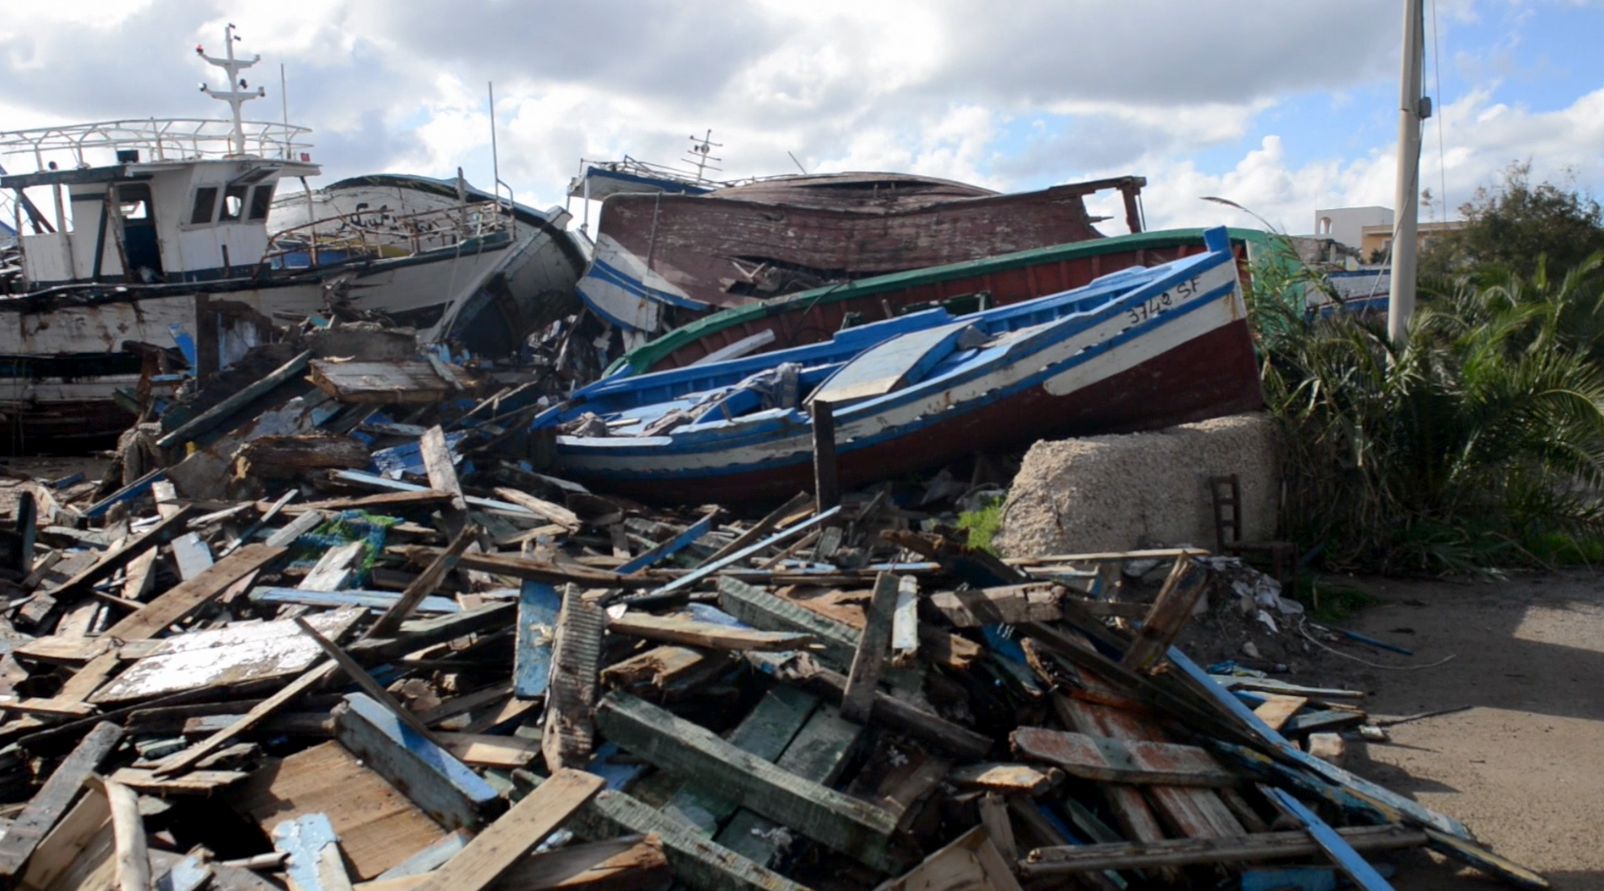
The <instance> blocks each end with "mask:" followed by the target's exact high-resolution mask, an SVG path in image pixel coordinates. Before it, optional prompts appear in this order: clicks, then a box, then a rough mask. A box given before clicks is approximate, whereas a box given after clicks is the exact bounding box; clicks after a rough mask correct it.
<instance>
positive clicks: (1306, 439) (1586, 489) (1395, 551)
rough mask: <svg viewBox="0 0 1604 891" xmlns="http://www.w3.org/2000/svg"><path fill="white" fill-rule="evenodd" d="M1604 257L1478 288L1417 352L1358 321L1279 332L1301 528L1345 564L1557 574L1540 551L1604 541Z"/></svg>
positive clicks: (1287, 325)
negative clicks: (1556, 542) (1594, 283)
mask: <svg viewBox="0 0 1604 891" xmlns="http://www.w3.org/2000/svg"><path fill="white" fill-rule="evenodd" d="M1598 262H1599V261H1598V260H1596V259H1590V260H1587V261H1585V262H1583V263H1582V264H1580V265H1579V266H1578V267H1577V268H1576V269H1575V270H1573V271H1572V272H1571V273H1570V274H1567V275H1566V276H1563V277H1561V278H1560V279H1558V280H1557V281H1556V280H1554V279H1551V278H1550V277H1549V276H1548V275H1547V273H1546V267H1544V266H1543V265H1541V264H1539V266H1538V267H1537V269H1536V270H1535V272H1534V273H1533V275H1532V276H1530V277H1515V276H1509V275H1506V276H1505V277H1504V278H1503V280H1502V281H1501V282H1500V283H1498V284H1494V285H1478V284H1476V283H1474V282H1473V281H1472V280H1470V279H1464V280H1461V281H1460V282H1459V283H1458V285H1457V286H1456V287H1455V288H1454V289H1453V291H1452V292H1451V293H1448V294H1445V295H1442V296H1439V297H1438V298H1436V299H1434V300H1429V301H1425V302H1424V303H1423V304H1422V306H1421V307H1420V308H1419V310H1418V311H1417V313H1416V316H1415V319H1414V322H1413V324H1412V327H1411V331H1410V336H1409V338H1408V342H1407V343H1405V344H1403V345H1402V346H1395V345H1393V344H1392V343H1390V342H1389V341H1388V339H1387V336H1386V332H1385V330H1384V328H1383V327H1381V325H1379V324H1378V323H1377V322H1374V321H1369V320H1366V319H1364V318H1361V317H1357V316H1353V315H1348V314H1341V313H1339V314H1337V315H1335V316H1333V317H1330V318H1325V319H1315V320H1302V319H1293V318H1289V317H1288V316H1289V314H1290V311H1288V312H1286V313H1282V312H1281V311H1280V310H1276V312H1277V313H1281V314H1280V315H1278V316H1277V318H1276V320H1275V324H1271V325H1265V324H1262V322H1261V324H1260V327H1259V331H1260V340H1261V348H1262V350H1263V352H1264V354H1265V361H1264V366H1263V368H1264V371H1263V381H1264V390H1265V399H1266V402H1267V404H1268V406H1269V408H1270V411H1271V412H1272V413H1273V414H1274V416H1275V417H1276V419H1277V420H1278V422H1279V425H1280V427H1281V431H1282V433H1283V435H1284V439H1285V443H1286V449H1285V457H1286V460H1287V474H1288V478H1289V483H1290V485H1289V491H1288V499H1287V503H1286V508H1287V516H1286V518H1285V521H1286V525H1287V527H1288V532H1289V534H1291V535H1292V536H1293V537H1294V538H1295V539H1297V540H1299V541H1301V542H1304V543H1305V544H1306V545H1315V544H1323V545H1324V546H1325V551H1324V556H1325V560H1326V562H1327V565H1329V566H1334V567H1340V568H1362V569H1372V570H1382V571H1424V572H1453V571H1463V570H1466V569H1470V568H1473V567H1478V566H1491V565H1510V564H1533V563H1544V562H1545V561H1546V560H1548V559H1549V558H1548V557H1547V556H1545V553H1540V552H1539V551H1538V550H1537V549H1534V548H1533V547H1532V543H1533V542H1543V541H1548V540H1549V537H1550V536H1554V535H1561V536H1567V537H1572V538H1575V539H1576V540H1578V541H1583V540H1593V539H1596V538H1598V537H1599V536H1600V535H1601V534H1604V505H1601V502H1600V498H1599V494H1598V493H1599V488H1598V487H1599V485H1600V483H1601V482H1604V373H1601V372H1600V366H1599V365H1598V363H1597V362H1596V361H1595V360H1594V358H1593V357H1594V355H1595V354H1596V353H1597V352H1598V351H1599V350H1600V346H1601V344H1604V338H1601V336H1600V332H1601V331H1604V305H1601V296H1600V295H1599V294H1598V293H1597V292H1596V289H1594V288H1590V287H1589V286H1587V285H1586V284H1585V283H1586V282H1587V281H1588V280H1589V277H1590V275H1591V272H1592V271H1593V270H1596V269H1597V268H1598ZM1317 285H1318V283H1317V282H1315V281H1313V280H1312V279H1310V280H1308V281H1305V282H1304V286H1305V287H1308V286H1317ZM1256 303H1257V309H1258V311H1259V313H1260V314H1261V315H1265V316H1267V315H1268V314H1269V312H1270V308H1273V307H1276V306H1278V305H1286V304H1288V301H1286V300H1281V301H1279V302H1277V301H1275V300H1273V299H1270V298H1269V297H1268V296H1261V297H1260V298H1258V299H1257V300H1256ZM1543 550H1544V551H1545V552H1546V551H1547V550H1548V549H1543Z"/></svg>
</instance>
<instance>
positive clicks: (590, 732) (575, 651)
mask: <svg viewBox="0 0 1604 891" xmlns="http://www.w3.org/2000/svg"><path fill="white" fill-rule="evenodd" d="M598 599H599V598H595V597H593V596H591V595H590V594H589V593H588V592H583V591H581V590H580V589H579V588H577V587H575V586H572V585H570V586H569V587H568V590H567V591H566V592H565V593H564V594H563V606H562V612H561V613H559V614H558V616H557V631H556V638H555V640H554V641H553V643H552V654H551V686H550V688H549V690H548V691H547V693H546V718H545V725H544V727H543V728H542V733H541V743H540V750H541V752H542V754H544V755H545V760H546V768H547V769H548V770H552V771H556V770H557V769H558V768H562V767H569V766H572V765H575V764H583V763H584V762H585V761H586V760H588V759H589V758H590V753H591V751H592V749H593V748H594V746H595V731H594V729H593V727H592V724H591V721H592V715H591V710H592V709H593V708H594V707H595V705H596V682H597V672H598V670H599V669H600V667H601V645H602V629H603V628H604V627H605V626H606V622H607V614H606V613H605V612H603V610H602V608H601V605H600V603H599V602H598Z"/></svg>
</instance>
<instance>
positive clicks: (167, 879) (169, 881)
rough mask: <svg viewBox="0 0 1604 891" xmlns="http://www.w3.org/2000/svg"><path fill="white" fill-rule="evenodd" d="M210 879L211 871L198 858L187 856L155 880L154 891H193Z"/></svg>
mask: <svg viewBox="0 0 1604 891" xmlns="http://www.w3.org/2000/svg"><path fill="white" fill-rule="evenodd" d="M211 877H212V869H211V867H209V866H207V865H206V863H205V862H204V861H202V860H201V858H199V857H195V856H189V857H185V858H184V859H182V860H180V861H178V862H177V863H174V864H173V865H172V866H171V867H170V868H169V869H168V870H167V872H165V873H163V874H162V876H161V877H160V878H158V879H157V880H156V883H155V887H156V891H195V889H197V888H199V887H201V886H202V885H205V884H206V882H207V881H208V880H210V879H211Z"/></svg>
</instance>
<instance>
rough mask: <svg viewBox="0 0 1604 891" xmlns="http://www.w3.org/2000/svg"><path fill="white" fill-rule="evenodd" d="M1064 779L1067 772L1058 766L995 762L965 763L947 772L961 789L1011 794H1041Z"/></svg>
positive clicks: (950, 778)
mask: <svg viewBox="0 0 1604 891" xmlns="http://www.w3.org/2000/svg"><path fill="white" fill-rule="evenodd" d="M1063 778H1064V772H1063V771H1061V770H1059V769H1057V768H1048V769H1047V770H1042V769H1040V768H1038V767H1036V766H1035V765H1031V764H998V763H995V762H982V763H980V764H969V765H965V766H963V767H960V768H958V769H957V770H954V771H952V772H951V773H949V774H948V775H947V779H948V781H950V782H951V783H952V784H953V785H955V786H957V787H958V788H960V789H984V790H986V791H989V792H1002V793H1005V794H1008V795H1040V794H1042V793H1043V792H1046V791H1047V790H1048V789H1051V788H1053V787H1054V786H1056V785H1058V783H1059V782H1060V781H1062V780H1063Z"/></svg>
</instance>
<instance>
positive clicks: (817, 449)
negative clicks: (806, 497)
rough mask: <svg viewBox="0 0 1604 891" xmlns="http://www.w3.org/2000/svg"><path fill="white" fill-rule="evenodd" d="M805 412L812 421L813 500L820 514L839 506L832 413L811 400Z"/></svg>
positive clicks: (824, 404)
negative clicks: (822, 511)
mask: <svg viewBox="0 0 1604 891" xmlns="http://www.w3.org/2000/svg"><path fill="white" fill-rule="evenodd" d="M808 412H809V414H811V415H812V419H813V500H814V502H815V503H817V504H818V506H819V509H820V510H825V509H828V508H832V507H835V506H836V505H838V504H840V503H841V484H840V482H839V474H838V468H837V467H836V457H835V411H834V407H833V406H832V405H831V404H830V403H829V402H827V401H825V400H823V399H815V400H812V401H811V402H810V403H809V404H808Z"/></svg>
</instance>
